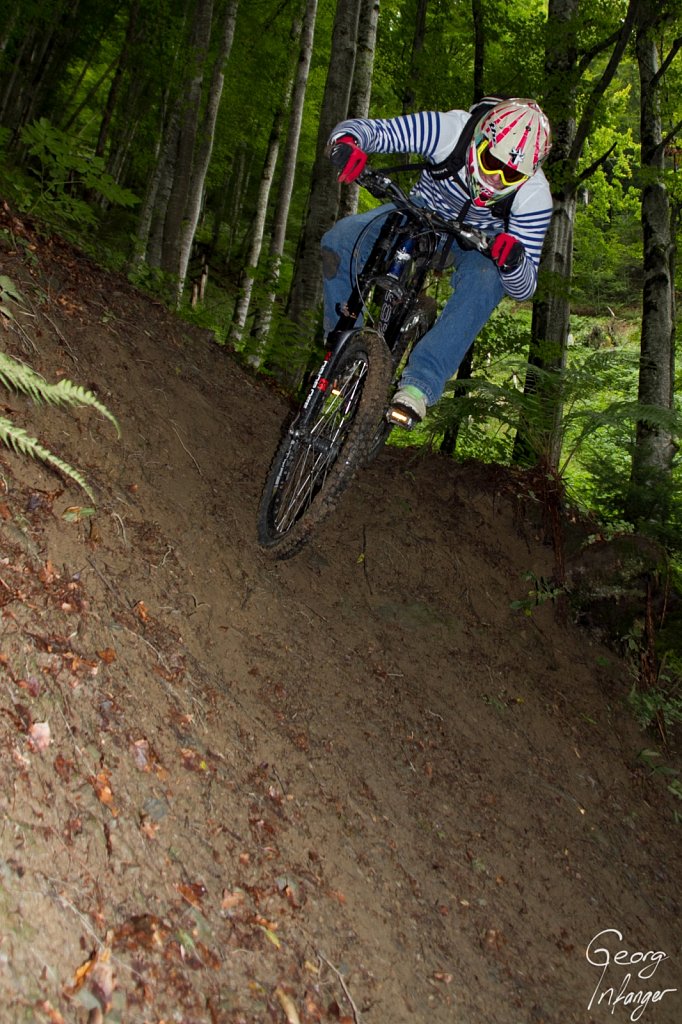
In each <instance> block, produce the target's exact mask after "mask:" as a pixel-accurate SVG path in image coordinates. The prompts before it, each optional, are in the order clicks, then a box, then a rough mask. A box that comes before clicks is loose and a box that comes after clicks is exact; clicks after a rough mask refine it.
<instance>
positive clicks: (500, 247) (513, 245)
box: [490, 231, 526, 270]
mask: <svg viewBox="0 0 682 1024" xmlns="http://www.w3.org/2000/svg"><path fill="white" fill-rule="evenodd" d="M490 255H491V256H492V258H493V260H494V261H495V263H497V265H498V267H499V268H500V270H516V268H517V267H520V266H521V264H522V263H523V260H524V257H525V255H526V250H525V249H524V247H523V242H519V240H518V238H514V236H513V235H508V234H507V233H506V231H502V232H501V233H500V234H499V235H495V237H494V238H493V244H492V245H491V246H490Z"/></svg>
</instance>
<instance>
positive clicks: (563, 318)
mask: <svg viewBox="0 0 682 1024" xmlns="http://www.w3.org/2000/svg"><path fill="white" fill-rule="evenodd" d="M639 5H640V0H629V4H628V10H627V13H626V16H625V18H624V19H623V20H622V22H621V23H620V30H619V32H618V35H617V36H616V35H615V34H614V35H613V36H612V37H609V40H605V41H604V42H603V43H601V44H598V45H597V46H595V47H593V49H592V51H591V52H590V54H587V55H585V57H584V59H583V61H582V64H581V65H580V64H579V62H578V50H577V34H576V33H577V28H578V7H579V0H549V9H548V18H547V48H546V56H545V81H546V82H547V92H546V96H545V101H544V108H545V112H546V113H547V115H548V117H549V120H550V123H551V125H552V130H553V138H554V141H553V146H552V151H551V153H550V156H549V158H548V160H547V165H546V167H547V172H548V177H549V179H550V181H551V182H552V192H553V195H554V213H553V215H552V220H551V223H550V226H549V230H548V232H547V237H546V239H545V245H544V248H543V255H542V259H541V261H540V273H539V289H538V292H539V294H538V298H537V299H536V300H535V304H534V307H533V320H532V328H531V343H530V351H529V356H528V364H529V365H528V370H527V373H526V382H525V387H524V393H525V394H526V396H528V398H529V400H530V401H529V408H532V412H530V414H529V416H528V417H527V418H522V420H521V422H520V423H519V427H518V430H517V435H516V439H515V442H514V450H513V456H512V457H513V460H514V461H515V462H519V463H522V464H532V463H543V464H545V465H546V466H547V467H548V469H550V470H556V469H557V467H558V463H559V457H560V454H561V443H562V429H561V423H562V418H563V407H562V400H561V395H562V377H563V370H564V367H565V361H566V347H567V344H568V326H569V317H570V302H569V295H570V277H571V267H572V252H573V223H574V216H575V195H576V191H577V188H578V185H579V184H580V181H581V180H582V178H579V177H578V174H577V166H578V161H579V159H580V156H581V154H582V150H583V146H584V144H585V139H586V138H587V135H588V133H589V131H590V128H591V126H592V123H593V121H594V116H595V113H596V110H597V107H598V105H599V103H600V102H601V100H602V98H603V95H604V93H605V91H606V89H607V87H608V85H609V84H610V82H611V80H612V79H613V76H614V75H615V73H616V70H617V68H618V65H619V63H620V60H621V58H622V55H623V52H624V50H625V47H626V45H627V42H628V40H629V38H630V35H631V33H632V29H633V26H634V19H635V15H636V12H637V9H638V8H639ZM614 39H615V42H614ZM612 43H613V47H612V50H611V56H610V58H609V60H608V62H607V64H606V67H605V68H604V70H603V72H602V74H601V75H600V76H599V77H598V78H597V79H595V81H594V83H593V85H592V86H591V90H590V92H589V94H588V96H587V97H586V99H585V100H584V102H583V105H582V113H581V117H580V121H579V122H578V123H576V114H575V112H576V109H577V92H578V84H579V79H580V75H581V74H583V73H584V71H585V70H586V68H587V67H588V66H589V64H590V63H591V61H592V59H593V58H594V56H596V55H597V54H601V53H602V52H603V51H604V50H605V49H606V48H607V46H611V44H612ZM595 166H596V165H595ZM593 170H594V166H593V167H592V168H591V169H590V170H588V171H587V172H585V175H587V174H589V173H592V171H593ZM585 175H584V176H585ZM584 176H583V177H584Z"/></svg>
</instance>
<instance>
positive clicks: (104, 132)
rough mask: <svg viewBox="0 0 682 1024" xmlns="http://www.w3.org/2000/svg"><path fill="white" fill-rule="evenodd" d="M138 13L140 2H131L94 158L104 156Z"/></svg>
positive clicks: (138, 0)
mask: <svg viewBox="0 0 682 1024" xmlns="http://www.w3.org/2000/svg"><path fill="white" fill-rule="evenodd" d="M139 13H140V0H132V3H131V5H130V14H129V16H128V26H127V28H126V34H125V38H124V40H123V46H122V47H121V52H120V54H119V57H118V61H117V63H116V71H115V72H114V77H113V78H112V81H111V86H110V88H109V92H108V94H107V99H106V103H105V104H104V112H103V114H102V122H101V124H100V126H99V135H98V137H97V145H96V146H95V156H104V151H105V149H106V145H107V139H108V137H109V126H110V125H111V119H112V117H113V115H114V110H115V109H116V103H117V101H118V96H119V93H120V91H121V83H122V82H123V75H124V72H125V70H126V68H127V66H128V60H129V57H130V48H131V46H132V43H133V39H134V37H135V27H136V24H137V17H138V14H139Z"/></svg>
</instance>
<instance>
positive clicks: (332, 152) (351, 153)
mask: <svg viewBox="0 0 682 1024" xmlns="http://www.w3.org/2000/svg"><path fill="white" fill-rule="evenodd" d="M329 159H330V160H331V162H332V164H333V165H334V167H337V168H338V169H339V181H341V182H343V183H344V184H346V185H349V184H350V183H351V182H352V181H355V179H356V178H357V177H358V176H359V175H360V174H361V173H362V171H363V170H364V168H365V164H366V163H367V154H366V153H365V152H364V150H362V149H360V147H359V146H358V144H357V142H356V141H355V139H354V138H353V136H352V135H342V136H341V138H340V139H335V141H334V142H332V144H331V147H330V149H329Z"/></svg>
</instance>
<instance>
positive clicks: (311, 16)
mask: <svg viewBox="0 0 682 1024" xmlns="http://www.w3.org/2000/svg"><path fill="white" fill-rule="evenodd" d="M316 18H317V0H306V5H305V15H304V18H303V28H302V30H301V43H300V50H299V57H298V67H297V70H296V78H295V81H294V88H293V93H292V97H291V109H290V113H289V128H288V132H287V141H286V146H285V149H284V155H283V158H282V171H281V177H280V182H279V190H278V198H277V205H276V207H275V213H274V218H273V224H272V240H271V242H270V250H269V253H268V255H269V258H270V283H269V290H268V294H267V295H266V297H265V299H264V302H263V305H262V307H261V309H260V310H259V312H258V314H257V316H256V322H255V324H254V329H253V337H254V339H255V345H254V353H253V356H252V361H253V363H254V365H255V366H259V365H260V363H261V362H262V358H263V348H264V345H265V343H266V340H267V336H268V333H269V331H270V324H271V322H272V311H273V308H274V304H275V298H276V293H277V283H278V281H279V275H280V268H281V264H282V255H283V253H284V243H285V240H286V230H287V221H288V219H289V206H290V204H291V196H292V193H293V189H294V176H295V172H296V157H297V155H298V144H299V140H300V137H301V123H302V120H303V105H304V101H305V93H306V85H307V82H308V73H309V71H310V61H311V58H312V54H313V37H314V34H315V20H316Z"/></svg>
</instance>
